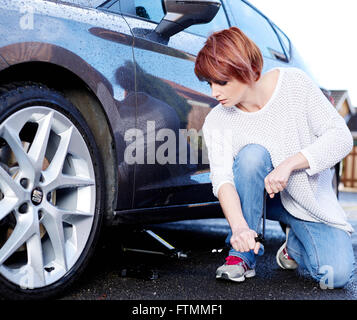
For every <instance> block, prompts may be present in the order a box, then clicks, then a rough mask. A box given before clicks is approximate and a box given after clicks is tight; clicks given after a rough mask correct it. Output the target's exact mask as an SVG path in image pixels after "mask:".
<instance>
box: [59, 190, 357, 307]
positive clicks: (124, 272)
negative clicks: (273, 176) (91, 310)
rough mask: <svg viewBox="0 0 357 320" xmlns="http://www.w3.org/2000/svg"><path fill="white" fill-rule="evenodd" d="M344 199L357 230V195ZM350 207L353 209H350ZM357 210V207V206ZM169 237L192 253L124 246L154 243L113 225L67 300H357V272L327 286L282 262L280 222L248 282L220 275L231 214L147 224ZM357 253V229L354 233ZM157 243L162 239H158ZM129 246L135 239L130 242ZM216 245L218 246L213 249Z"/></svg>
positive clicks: (273, 225) (270, 228) (272, 226)
mask: <svg viewBox="0 0 357 320" xmlns="http://www.w3.org/2000/svg"><path fill="white" fill-rule="evenodd" d="M340 201H341V204H342V206H343V207H344V208H345V210H346V213H347V214H348V216H349V221H350V222H351V224H352V225H353V226H354V228H355V230H357V219H356V216H355V211H354V210H355V209H354V208H357V207H356V206H357V196H356V194H351V193H341V194H340ZM346 208H347V209H348V210H347V209H346ZM356 211H357V209H356ZM147 228H150V230H153V231H154V232H155V233H156V234H158V235H159V236H161V237H163V238H164V239H165V240H166V241H167V242H168V243H170V244H171V245H173V246H175V247H176V248H180V249H182V250H183V252H185V253H187V254H188V257H187V258H186V259H182V260H180V259H175V258H170V257H168V256H164V255H159V254H148V253H140V252H132V251H126V252H122V251H121V247H120V245H119V243H120V241H121V240H123V239H128V237H132V238H135V239H134V240H135V241H132V242H131V243H130V247H131V248H144V247H145V245H146V247H147V248H151V249H152V250H154V251H156V249H157V248H154V247H155V245H154V244H150V243H149V240H148V239H147V238H146V237H145V236H143V234H141V233H140V232H134V233H130V232H128V229H127V228H125V229H120V228H112V229H108V230H106V232H105V240H104V241H103V242H102V243H101V245H100V247H99V248H98V250H97V253H96V255H95V257H94V259H93V261H92V263H91V264H90V266H89V268H87V270H86V272H85V274H84V276H83V277H82V278H81V279H80V280H79V281H78V282H77V283H76V284H75V286H74V287H72V289H71V291H70V292H68V293H67V294H66V295H65V296H64V297H62V298H61V299H63V300H187V299H188V300H219V301H226V300H256V299H258V300H291V299H293V300H356V299H357V274H355V275H354V277H353V279H352V280H351V282H350V283H349V285H348V286H347V287H346V288H344V289H335V290H330V289H322V288H321V287H320V285H319V284H318V283H315V282H314V281H312V280H311V279H310V278H309V277H307V276H306V277H305V276H299V275H297V273H296V272H295V271H286V270H282V269H280V268H279V267H278V265H277V264H276V261H275V254H276V251H277V250H278V249H279V247H280V246H281V244H282V243H283V242H284V237H285V236H284V233H283V231H282V229H281V227H280V225H279V223H277V222H274V221H267V227H266V242H267V243H266V247H265V254H264V255H263V256H262V257H258V260H257V267H256V273H257V274H256V276H255V277H254V278H252V279H247V280H246V281H245V282H243V283H232V282H227V281H222V280H216V279H215V270H216V268H217V267H218V266H219V265H221V264H222V263H223V262H224V258H225V252H224V251H221V252H219V250H214V249H219V248H222V247H223V246H224V239H225V237H226V234H227V232H228V230H229V227H228V224H227V222H226V220H225V219H206V220H194V221H181V222H175V223H165V224H161V225H155V226H147ZM352 239H353V244H354V252H355V256H356V255H357V234H356V233H355V234H353V238H352ZM155 243H156V242H155ZM127 246H129V245H127ZM212 250H213V251H215V252H212Z"/></svg>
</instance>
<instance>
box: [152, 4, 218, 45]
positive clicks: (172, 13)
mask: <svg viewBox="0 0 357 320" xmlns="http://www.w3.org/2000/svg"><path fill="white" fill-rule="evenodd" d="M163 6H164V10H165V11H166V14H165V16H164V17H163V18H162V20H161V21H160V23H159V24H158V26H157V27H156V29H155V33H157V34H158V35H160V36H161V37H163V38H167V39H168V38H170V37H171V36H173V35H174V34H176V33H178V32H180V31H182V30H184V29H186V28H188V27H189V26H192V25H194V24H201V23H208V22H210V21H211V20H212V19H213V18H214V17H215V15H216V14H217V12H218V10H219V8H220V6H221V3H220V1H218V0H179V1H178V0H163Z"/></svg>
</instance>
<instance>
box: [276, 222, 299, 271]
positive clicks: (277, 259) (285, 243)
mask: <svg viewBox="0 0 357 320" xmlns="http://www.w3.org/2000/svg"><path fill="white" fill-rule="evenodd" d="M289 231H290V228H286V239H287V238H288V233H289ZM286 245H287V241H285V242H284V243H283V245H282V246H281V247H280V248H279V250H278V252H277V253H276V256H275V258H276V263H277V264H278V266H279V267H280V268H282V269H284V270H295V269H297V267H295V268H287V267H285V266H284V265H283V264H282V263H281V261H280V259H279V256H280V253H281V252H282V251H283V250H284V248H285V247H286Z"/></svg>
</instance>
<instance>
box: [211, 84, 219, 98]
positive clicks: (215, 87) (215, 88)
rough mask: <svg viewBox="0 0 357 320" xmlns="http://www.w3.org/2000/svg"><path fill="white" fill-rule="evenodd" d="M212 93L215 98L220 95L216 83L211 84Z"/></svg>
mask: <svg viewBox="0 0 357 320" xmlns="http://www.w3.org/2000/svg"><path fill="white" fill-rule="evenodd" d="M211 95H212V97H213V98H215V99H216V98H217V97H218V96H219V91H218V88H217V86H216V84H215V83H212V84H211Z"/></svg>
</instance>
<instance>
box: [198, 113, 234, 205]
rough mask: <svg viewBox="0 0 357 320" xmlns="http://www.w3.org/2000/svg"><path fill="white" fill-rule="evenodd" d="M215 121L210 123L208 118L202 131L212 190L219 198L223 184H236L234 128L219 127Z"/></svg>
mask: <svg viewBox="0 0 357 320" xmlns="http://www.w3.org/2000/svg"><path fill="white" fill-rule="evenodd" d="M211 120H212V119H211ZM215 122H216V121H213V123H212V122H211V123H210V124H208V123H207V119H206V122H205V124H204V125H203V127H202V132H203V137H204V141H205V144H206V147H207V152H208V160H209V165H210V180H211V182H212V192H213V195H214V196H215V197H216V198H217V199H218V190H219V188H220V187H221V186H222V185H223V184H225V183H230V184H232V185H235V184H234V180H233V168H232V167H233V152H232V138H233V136H232V130H230V129H226V130H224V129H221V128H218V126H216V125H215V124H217V123H215Z"/></svg>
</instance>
